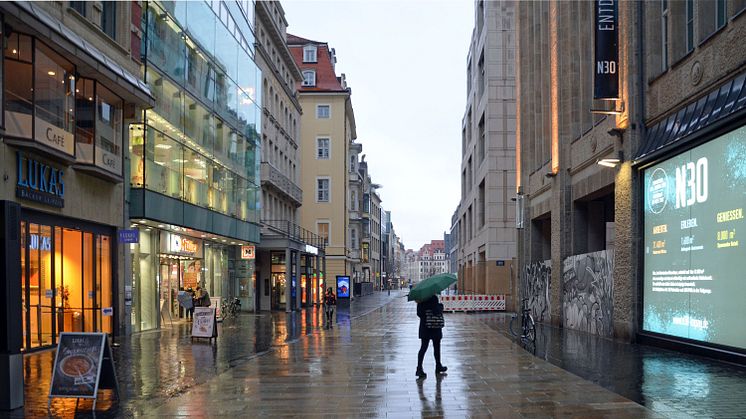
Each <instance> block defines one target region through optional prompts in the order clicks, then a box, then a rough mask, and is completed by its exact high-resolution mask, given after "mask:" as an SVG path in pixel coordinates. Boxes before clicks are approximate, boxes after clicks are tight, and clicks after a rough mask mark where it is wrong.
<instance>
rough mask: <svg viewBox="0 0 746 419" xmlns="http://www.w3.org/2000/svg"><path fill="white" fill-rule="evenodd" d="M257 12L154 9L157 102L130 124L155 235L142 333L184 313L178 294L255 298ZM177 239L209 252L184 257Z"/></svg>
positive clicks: (137, 286)
mask: <svg viewBox="0 0 746 419" xmlns="http://www.w3.org/2000/svg"><path fill="white" fill-rule="evenodd" d="M253 11H254V3H253V2H245V1H243V2H235V1H212V2H210V1H207V2H205V1H189V2H187V1H148V2H145V3H144V4H143V14H142V29H143V45H142V51H143V56H144V60H143V66H142V76H143V78H144V80H145V81H146V82H147V84H148V86H149V87H150V89H151V91H152V93H153V96H154V97H155V99H156V105H155V107H154V108H153V109H149V110H147V111H144V115H143V119H142V122H143V123H142V124H138V125H132V126H131V127H130V142H129V148H130V161H129V164H130V167H129V169H130V170H129V174H130V176H129V178H130V197H131V200H130V201H131V202H130V217H131V219H132V222H133V225H134V226H135V227H137V228H139V229H141V236H140V237H141V238H143V237H146V238H147V239H146V240H141V242H140V243H138V244H134V245H132V246H131V254H132V257H133V259H132V261H133V279H134V282H133V306H134V308H133V314H132V317H133V328H134V330H136V331H137V330H145V329H150V328H155V327H158V326H157V319H158V318H163V315H162V314H163V311H164V307H171V308H170V310H169V311H170V312H171V314H172V315H174V316H183V314H184V313H183V310H179V307H178V305H174V301H175V299H174V298H172V297H173V295H175V294H176V293H178V292H180V291H184V290H187V289H188V288H191V287H192V286H195V285H199V286H202V287H204V288H206V289H207V290H208V291H209V293H210V295H212V296H220V297H222V298H228V297H240V298H242V300H244V301H243V302H244V304H245V305H244V307H247V306H248V305H249V304H250V303H251V302H252V301H253V300H252V298H251V297H252V294H251V293H252V292H253V291H252V290H253V287H252V286H250V284H249V283H248V282H247V281H249V280H250V278H251V277H252V276H253V268H251V267H249V266H243V265H242V264H244V263H248V262H246V261H243V260H241V259H240V255H241V252H240V249H241V247H240V246H247V245H250V243H257V242H258V241H259V226H258V223H259V213H260V201H259V199H260V181H259V163H260V149H259V147H260V135H261V111H260V107H259V105H258V103H261V88H260V80H261V72H260V71H259V69H258V67H257V66H256V64H255V62H254V50H253V48H254V47H253V45H254V34H253V20H254V17H253ZM146 229H149V230H147V231H146ZM172 234H173V235H177V234H178V235H180V236H183V237H184V238H188V239H187V240H191V241H192V242H194V243H195V246H194V247H193V250H194V249H198V251H197V252H191V253H189V252H187V253H184V252H182V251H173V249H172V248H169V245H170V243H172V242H173V240H171V239H170V238H166V235H168V236H169V237H170V235H172ZM180 250H183V249H180ZM145 260H147V262H142V263H140V262H141V261H145ZM174 261H178V262H174ZM252 262H253V261H252ZM140 265H142V266H140ZM181 265H186V268H184V269H182V266H181ZM140 268H143V269H140ZM237 272H240V274H237ZM190 273H195V275H196V276H194V277H192V279H189V275H188V274H190ZM174 275H175V276H174ZM216 275H217V276H218V277H219V279H216ZM173 277H175V278H176V279H173ZM169 278H171V279H169ZM187 279H188V280H187ZM164 284H168V285H164ZM167 289H168V290H167ZM169 290H170V291H169ZM138 296H140V297H139V298H138ZM158 296H160V297H158ZM176 304H178V303H176ZM172 306H173V307H172ZM159 311H160V312H159ZM143 319H155V320H156V321H150V320H147V321H146V320H143Z"/></svg>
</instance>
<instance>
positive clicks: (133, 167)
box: [129, 124, 145, 188]
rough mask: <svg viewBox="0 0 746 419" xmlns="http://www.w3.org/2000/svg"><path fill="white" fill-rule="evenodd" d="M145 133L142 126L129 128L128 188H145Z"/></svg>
mask: <svg viewBox="0 0 746 419" xmlns="http://www.w3.org/2000/svg"><path fill="white" fill-rule="evenodd" d="M144 134H145V131H144V129H143V126H142V124H136V125H131V126H130V141H129V151H130V153H129V156H130V186H132V187H133V188H142V187H143V186H145V135H144Z"/></svg>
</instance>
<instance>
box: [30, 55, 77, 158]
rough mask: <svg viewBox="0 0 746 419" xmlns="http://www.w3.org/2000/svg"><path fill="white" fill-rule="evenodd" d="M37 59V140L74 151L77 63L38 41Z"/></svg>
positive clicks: (35, 80)
mask: <svg viewBox="0 0 746 419" xmlns="http://www.w3.org/2000/svg"><path fill="white" fill-rule="evenodd" d="M35 59H36V62H35V70H34V105H35V106H36V116H35V121H34V126H35V128H34V136H35V137H36V141H38V142H40V143H43V144H45V145H47V146H50V147H52V148H55V149H57V150H60V151H63V152H65V153H67V154H69V155H74V152H75V144H73V141H74V138H75V136H74V132H75V110H74V109H73V108H74V106H75V96H74V92H75V77H74V73H75V71H74V67H73V65H72V64H71V63H69V62H68V61H66V60H65V59H63V58H62V57H60V56H59V55H57V53H55V52H54V51H52V50H51V49H50V48H48V47H47V46H46V45H44V44H43V43H41V42H36V58H35Z"/></svg>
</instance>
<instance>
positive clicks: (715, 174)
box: [643, 127, 746, 348]
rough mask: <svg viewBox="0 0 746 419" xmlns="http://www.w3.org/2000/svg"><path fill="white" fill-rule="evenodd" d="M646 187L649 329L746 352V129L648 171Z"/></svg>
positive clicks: (646, 321)
mask: <svg viewBox="0 0 746 419" xmlns="http://www.w3.org/2000/svg"><path fill="white" fill-rule="evenodd" d="M643 188H644V189H643V192H644V203H645V212H644V228H645V231H644V252H645V253H644V287H645V288H644V295H643V329H644V330H647V331H651V332H656V333H662V334H666V335H671V336H678V337H682V338H688V339H694V340H698V341H703V342H709V343H715V344H720V345H726V346H731V347H736V348H746V334H744V333H743V330H744V328H743V319H744V317H746V305H745V304H744V301H746V287H744V272H746V257H744V254H745V253H744V246H742V245H741V240H742V239H744V238H745V237H744V234H746V220H745V219H744V206H746V127H742V128H739V129H737V130H735V131H732V132H729V133H727V134H725V135H723V136H721V137H718V138H716V139H714V140H712V141H709V142H707V143H705V144H703V145H700V146H698V147H695V148H693V149H691V150H689V151H686V152H684V153H681V154H679V155H676V156H674V157H672V158H669V159H668V160H665V161H663V162H661V163H659V164H656V165H654V166H651V167H649V168H647V169H645V171H644V184H643ZM744 245H746V243H745V244H744Z"/></svg>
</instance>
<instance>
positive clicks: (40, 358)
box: [0, 292, 403, 417]
mask: <svg viewBox="0 0 746 419" xmlns="http://www.w3.org/2000/svg"><path fill="white" fill-rule="evenodd" d="M402 295H403V294H401V295H400V294H398V293H394V292H392V294H391V295H390V296H389V295H387V294H386V293H375V294H373V295H369V296H365V297H362V298H358V299H356V300H355V301H353V302H340V305H339V306H338V309H337V312H336V321H337V322H339V324H340V326H342V325H346V326H347V327H349V325H350V324H351V322H353V321H355V319H356V318H358V317H360V316H363V315H365V314H366V313H369V312H370V311H372V310H375V309H377V308H380V307H381V306H383V305H385V304H387V303H388V302H390V301H392V300H393V299H395V298H401V296H402ZM324 326H325V325H324V317H323V309H322V308H321V307H318V306H317V307H313V308H309V309H304V310H301V311H297V312H291V313H285V312H261V313H257V314H241V315H240V316H239V317H238V318H236V319H230V320H226V321H225V322H222V323H219V327H218V338H217V342H216V343H215V344H210V343H208V341H207V340H195V341H194V342H192V340H191V338H190V334H191V323H189V322H186V321H180V322H174V323H173V325H172V326H166V327H164V328H163V329H161V330H154V331H148V332H143V333H137V334H134V335H132V336H128V337H122V338H118V339H116V340H115V345H117V344H118V345H119V346H115V347H114V348H113V354H114V360H115V365H116V369H117V378H118V382H119V390H120V397H121V402H120V403H115V402H114V400H115V398H114V397H113V394H112V393H111V391H109V390H103V391H102V393H101V394H102V395H103V397H100V398H99V401H98V403H97V406H96V410H97V412H96V417H129V416H142V415H146V414H147V412H149V411H150V409H152V406H154V405H159V404H161V403H164V402H165V401H166V400H168V399H170V398H172V397H175V396H177V395H179V394H183V393H185V392H187V391H188V390H189V389H192V388H194V387H197V386H199V385H202V384H204V383H207V382H208V381H209V380H210V379H213V378H215V377H216V376H218V375H220V374H222V373H224V372H226V371H228V370H230V369H231V368H234V367H236V366H237V365H240V364H241V363H244V362H248V361H249V360H251V359H253V358H255V357H257V356H261V355H263V354H266V353H268V352H271V351H275V350H279V349H282V348H283V347H285V346H287V345H289V344H292V343H293V342H296V341H297V340H298V339H299V338H301V337H303V336H306V335H311V334H314V333H319V334H324V333H325V329H324ZM338 327H339V326H338ZM54 353H55V351H54V350H48V351H42V352H36V353H32V354H29V355H26V356H25V357H24V380H25V381H24V385H25V397H26V400H25V406H24V408H23V409H18V410H16V411H13V412H2V411H0V417H8V416H9V417H24V416H25V417H45V416H47V415H49V414H51V415H53V416H71V415H73V414H75V413H76V409H75V400H73V399H54V401H53V403H52V410H51V412H49V413H48V412H47V394H48V391H49V382H50V379H51V370H52V365H53V363H54ZM90 407H91V402H90V401H87V400H81V401H80V404H79V409H78V411H77V412H78V416H81V415H83V416H87V415H88V413H89V411H90Z"/></svg>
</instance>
